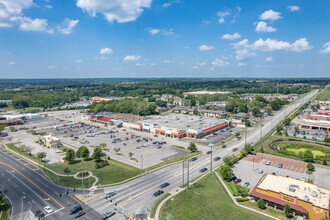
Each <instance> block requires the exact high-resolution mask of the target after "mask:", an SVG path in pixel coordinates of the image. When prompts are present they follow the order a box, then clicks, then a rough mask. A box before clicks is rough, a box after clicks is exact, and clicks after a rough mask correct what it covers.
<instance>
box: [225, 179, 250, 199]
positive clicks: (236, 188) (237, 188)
mask: <svg viewBox="0 0 330 220" xmlns="http://www.w3.org/2000/svg"><path fill="white" fill-rule="evenodd" d="M224 182H225V184H226V185H227V187H228V189H229V190H230V192H231V194H233V196H239V195H241V194H243V195H248V194H249V191H250V189H249V188H246V187H244V186H241V185H239V184H235V183H232V182H227V181H225V180H224Z"/></svg>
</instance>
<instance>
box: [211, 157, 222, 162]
mask: <svg viewBox="0 0 330 220" xmlns="http://www.w3.org/2000/svg"><path fill="white" fill-rule="evenodd" d="M220 159H221V157H215V158H213V161H218V160H220Z"/></svg>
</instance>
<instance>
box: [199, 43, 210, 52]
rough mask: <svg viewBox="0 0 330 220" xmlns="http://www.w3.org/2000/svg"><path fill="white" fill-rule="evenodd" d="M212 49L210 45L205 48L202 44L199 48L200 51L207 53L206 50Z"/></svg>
mask: <svg viewBox="0 0 330 220" xmlns="http://www.w3.org/2000/svg"><path fill="white" fill-rule="evenodd" d="M213 49H214V47H213V46H212V45H210V46H206V45H204V44H203V45H201V46H200V47H199V50H200V51H207V50H213Z"/></svg>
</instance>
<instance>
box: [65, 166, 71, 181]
mask: <svg viewBox="0 0 330 220" xmlns="http://www.w3.org/2000/svg"><path fill="white" fill-rule="evenodd" d="M63 171H64V173H66V174H67V185H69V173H71V170H70V168H69V167H66V168H65V169H64V170H63Z"/></svg>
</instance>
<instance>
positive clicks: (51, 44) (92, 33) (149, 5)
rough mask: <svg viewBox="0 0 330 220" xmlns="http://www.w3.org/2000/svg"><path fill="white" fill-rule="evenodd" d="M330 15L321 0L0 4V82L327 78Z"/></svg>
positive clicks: (27, 0)
mask: <svg viewBox="0 0 330 220" xmlns="http://www.w3.org/2000/svg"><path fill="white" fill-rule="evenodd" d="M329 8H330V1H328V0H318V1H307V0H299V1H298V0H296V1H273V0H253V1H244V0H240V1H238V0H222V1H219V0H207V1H205V0H0V66H1V68H0V77H1V78H79V77H83V78H86V77H329V76H330V71H329V69H330V62H329V61H330V25H329V21H330V14H329V12H328V9H329Z"/></svg>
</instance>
